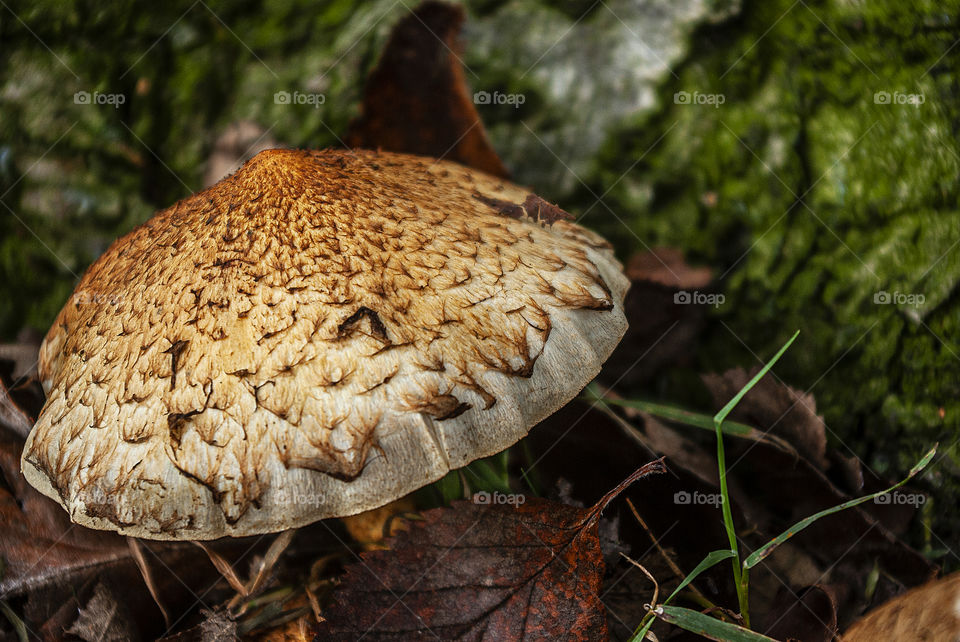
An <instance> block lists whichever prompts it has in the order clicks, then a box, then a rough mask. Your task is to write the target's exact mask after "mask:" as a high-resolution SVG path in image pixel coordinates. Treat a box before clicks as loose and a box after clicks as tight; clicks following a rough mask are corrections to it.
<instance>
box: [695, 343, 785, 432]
mask: <svg viewBox="0 0 960 642" xmlns="http://www.w3.org/2000/svg"><path fill="white" fill-rule="evenodd" d="M798 336H800V331H799V330H797V331H796V332H794V333H793V336H792V337H790V340H789V341H787V342H786V343H784V344H783V347H782V348H780V350H779V351H778V352H777V354H775V355H773V359H770V361H768V362H767V365H765V366H763V368H761V370H760V372H758V373H757V374H755V375H754V376H753V379H751V380H750V381H749V382H748V383H747V385H745V386H744V387H743V388H741V389H740V392H738V393H737V394H736V395H734V397H733V399H731V400H730V401H728V402H727V405H726V406H724V407H723V409H722V410H721V411H720V412H718V413H717V414H716V415H714V417H713V423H714V425H719V424H722V423H723V420H724V419H726V418H727V415H729V414H730V412H731V411H732V410H733V409H734V408H736V406H737V404H738V403H740V400H741V399H743V397H744V396H745V395H746V394H747V393H748V392H750V389H751V388H753V387H754V386H755V385H757V382H758V381H760V380H761V379H763V376H764V375H765V374H767V372H769V371H770V368H772V367H773V364H775V363H776V362H777V361H779V360H780V357H782V356H783V353H784V352H786V351H787V348H789V347H790V346H791V345H792V344H793V342H794V341H796V340H797V337H798Z"/></svg>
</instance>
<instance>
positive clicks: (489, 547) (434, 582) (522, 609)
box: [320, 460, 666, 640]
mask: <svg viewBox="0 0 960 642" xmlns="http://www.w3.org/2000/svg"><path fill="white" fill-rule="evenodd" d="M665 470H666V469H665V467H664V465H663V462H662V460H658V461H654V462H651V463H649V464H647V465H646V466H644V467H643V468H641V469H639V470H638V471H636V472H635V473H633V474H632V475H631V476H630V477H628V478H627V479H626V480H625V481H624V482H622V483H621V484H619V485H618V486H617V487H616V488H614V489H613V490H612V491H610V492H609V493H607V494H606V495H605V496H604V497H603V498H602V499H601V500H600V501H599V502H598V503H597V504H596V505H594V506H593V507H590V508H579V507H575V506H568V505H566V504H560V503H557V502H552V501H548V500H545V499H540V498H534V497H528V498H523V499H522V501H521V499H520V498H522V496H520V495H516V496H508V497H512V498H513V501H511V502H510V503H499V502H493V501H488V503H476V502H477V501H482V499H481V498H483V497H484V496H478V497H477V499H476V500H475V503H468V502H456V503H454V505H453V506H452V507H450V508H437V509H433V510H430V511H427V512H425V513H424V514H423V517H424V519H423V521H422V522H415V523H413V524H412V525H411V528H410V530H409V531H405V532H402V533H401V534H400V535H398V536H397V537H396V538H395V539H394V540H393V541H392V548H391V550H389V551H375V552H372V553H366V554H364V555H363V556H362V558H361V561H360V562H359V563H357V564H354V565H352V566H351V567H349V568H348V569H347V572H346V576H345V578H344V581H343V586H342V588H341V589H340V590H339V591H338V592H337V593H336V594H335V597H334V600H335V602H334V605H333V607H331V608H330V609H329V611H328V612H327V613H325V614H324V615H325V617H327V621H326V622H325V623H323V624H322V625H321V629H320V637H321V638H322V639H337V640H348V639H356V637H357V636H359V635H363V636H364V639H369V640H400V639H409V638H411V637H414V636H416V635H418V634H426V635H430V634H432V635H433V636H436V637H438V638H440V639H444V640H449V639H477V638H479V637H485V638H487V639H502V640H536V639H567V640H569V639H577V640H605V639H606V637H607V626H606V616H605V610H604V606H603V604H602V603H601V602H600V597H599V594H600V581H601V578H602V576H603V570H604V563H603V556H602V552H601V549H600V539H599V536H598V526H597V522H598V519H599V517H600V512H601V511H602V510H603V509H604V508H605V507H606V505H607V504H608V503H609V502H610V501H611V500H612V499H613V498H614V497H616V496H617V495H618V494H619V493H620V492H621V491H622V490H623V489H624V488H626V486H627V485H629V484H630V483H632V482H633V481H635V480H636V479H639V478H640V477H644V476H646V475H649V474H652V473H658V472H665ZM487 499H488V500H489V498H487Z"/></svg>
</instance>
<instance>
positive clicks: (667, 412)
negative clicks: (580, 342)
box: [584, 384, 758, 437]
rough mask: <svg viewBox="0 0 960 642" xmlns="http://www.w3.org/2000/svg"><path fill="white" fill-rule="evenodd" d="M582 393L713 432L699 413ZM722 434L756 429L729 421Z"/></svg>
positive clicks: (590, 391) (710, 420)
mask: <svg viewBox="0 0 960 642" xmlns="http://www.w3.org/2000/svg"><path fill="white" fill-rule="evenodd" d="M591 385H592V384H591ZM584 393H585V395H584V396H587V395H589V396H588V397H587V401H600V402H602V403H605V404H610V405H612V406H621V407H623V408H633V409H635V410H641V411H643V412H646V413H648V414H651V415H653V416H654V417H660V418H661V419H666V420H668V421H675V422H677V423H680V424H686V425H687V426H693V427H694V428H703V429H705V430H713V417H711V416H710V415H704V414H701V413H699V412H691V411H689V410H683V409H681V408H677V407H675V406H668V405H666V404H662V403H654V402H652V401H640V400H635V399H610V398H607V397H600V396H599V394H598V391H597V389H596V388H593V389H591V388H590V387H588V388H587V389H586V390H585V391H584ZM723 432H725V433H726V434H728V435H732V436H734V437H748V436H750V435H751V434H752V433H756V432H758V431H757V429H756V428H754V427H752V426H748V425H747V424H741V423H738V422H736V421H729V422H727V423H725V424H724V425H723Z"/></svg>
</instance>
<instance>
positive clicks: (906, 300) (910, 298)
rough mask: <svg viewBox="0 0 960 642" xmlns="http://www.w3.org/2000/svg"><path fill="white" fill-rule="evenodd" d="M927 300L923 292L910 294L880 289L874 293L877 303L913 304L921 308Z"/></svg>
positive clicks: (874, 299)
mask: <svg viewBox="0 0 960 642" xmlns="http://www.w3.org/2000/svg"><path fill="white" fill-rule="evenodd" d="M924 301H926V297H925V296H923V295H922V294H908V293H906V292H887V291H886V290H880V291H879V292H874V293H873V302H874V303H875V304H876V305H912V306H913V307H915V308H919V307H920V306H921V305H923V302H924Z"/></svg>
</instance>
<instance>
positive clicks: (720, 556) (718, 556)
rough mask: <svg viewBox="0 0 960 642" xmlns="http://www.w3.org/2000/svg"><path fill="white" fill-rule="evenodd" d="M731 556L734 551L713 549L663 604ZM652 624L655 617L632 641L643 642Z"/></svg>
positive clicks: (634, 635)
mask: <svg viewBox="0 0 960 642" xmlns="http://www.w3.org/2000/svg"><path fill="white" fill-rule="evenodd" d="M731 557H733V551H731V550H729V549H725V548H724V549H721V550H719V551H712V552H710V553H707V556H706V557H704V558H703V560H702V561H701V562H700V563H699V564H697V566H696V568H694V569H693V570H692V571H690V573H689V574H688V575H687V576H686V577H685V578H683V581H682V582H680V585H679V586H677V588H675V589H674V590H673V593H671V594H670V597H668V598H667V599H665V600H664V601H663V604H668V603H669V602H670V601H671V600H672V599H673V598H675V597H676V596H677V594H678V593H680V591H682V590H683V589H685V588H686V587H687V585H688V584H690V582H692V581H693V580H695V579H696V578H697V576H698V575H700V574H701V573H703V572H704V571H705V570H707V569H708V568H710V567H712V566H716V565H717V564H719V563H720V562H722V561H723V560H727V559H730V558H731ZM654 606H657V605H656V604H655V605H654ZM651 626H653V618H649V619H647V623H646V624H644V625H643V626H642V627H641V628H640V629H639V630H638V631H636V632H635V633H634V634H633V636H632V637H631V638H630V642H642V640H643V638H644V636H645V635H646V634H647V631H649V630H650V627H651Z"/></svg>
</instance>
